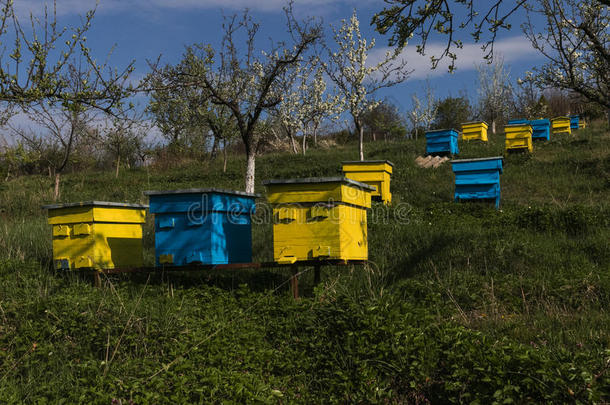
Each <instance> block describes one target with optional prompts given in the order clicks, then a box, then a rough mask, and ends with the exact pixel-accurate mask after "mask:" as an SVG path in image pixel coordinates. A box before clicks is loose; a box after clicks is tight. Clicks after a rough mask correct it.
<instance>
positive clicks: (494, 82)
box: [477, 58, 512, 134]
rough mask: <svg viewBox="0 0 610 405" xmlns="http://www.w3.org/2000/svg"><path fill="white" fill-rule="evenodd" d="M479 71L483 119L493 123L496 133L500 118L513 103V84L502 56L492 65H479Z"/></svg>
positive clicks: (480, 106)
mask: <svg viewBox="0 0 610 405" xmlns="http://www.w3.org/2000/svg"><path fill="white" fill-rule="evenodd" d="M477 71H478V73H479V77H478V84H479V86H478V88H477V92H478V93H479V109H480V113H481V116H482V117H483V119H485V120H488V121H489V122H490V123H491V132H492V133H493V134H495V133H496V123H497V121H498V119H502V118H504V117H505V116H506V114H507V113H508V111H509V109H510V105H511V100H512V86H511V85H510V78H509V74H508V71H506V70H505V69H504V60H503V59H502V58H496V59H495V60H494V62H493V64H491V65H487V64H480V65H478V66H477Z"/></svg>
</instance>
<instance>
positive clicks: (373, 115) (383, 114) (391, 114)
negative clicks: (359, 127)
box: [362, 100, 407, 141]
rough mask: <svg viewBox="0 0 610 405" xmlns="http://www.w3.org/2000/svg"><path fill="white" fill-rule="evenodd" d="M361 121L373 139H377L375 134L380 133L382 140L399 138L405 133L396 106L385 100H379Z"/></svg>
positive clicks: (403, 124)
mask: <svg viewBox="0 0 610 405" xmlns="http://www.w3.org/2000/svg"><path fill="white" fill-rule="evenodd" d="M362 122H363V125H364V127H365V128H366V129H367V130H368V132H369V133H370V134H371V138H372V140H373V141H376V140H377V135H382V136H383V140H384V141H387V140H388V139H401V138H403V137H404V136H405V135H406V133H407V130H406V127H405V123H404V119H403V117H402V115H401V114H400V112H399V111H398V108H397V107H396V106H395V105H394V104H392V103H391V102H389V101H387V100H385V101H381V102H380V103H379V104H378V105H377V106H376V107H375V108H373V109H372V110H370V111H368V112H367V113H365V114H364V118H363V119H362Z"/></svg>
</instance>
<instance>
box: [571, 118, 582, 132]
mask: <svg viewBox="0 0 610 405" xmlns="http://www.w3.org/2000/svg"><path fill="white" fill-rule="evenodd" d="M579 123H580V117H579V116H578V115H570V129H572V131H574V130H576V129H578V124H579Z"/></svg>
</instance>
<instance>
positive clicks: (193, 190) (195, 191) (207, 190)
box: [144, 188, 260, 198]
mask: <svg viewBox="0 0 610 405" xmlns="http://www.w3.org/2000/svg"><path fill="white" fill-rule="evenodd" d="M212 193H215V194H228V195H235V196H239V197H251V198H259V197H260V194H252V193H246V192H245V191H234V190H224V189H220V188H186V189H182V190H163V191H156V190H150V191H145V192H144V195H149V196H150V195H174V194H212Z"/></svg>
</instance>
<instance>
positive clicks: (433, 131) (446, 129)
mask: <svg viewBox="0 0 610 405" xmlns="http://www.w3.org/2000/svg"><path fill="white" fill-rule="evenodd" d="M445 131H455V132H460V131H458V130H457V129H455V128H445V129H432V130H430V131H426V132H425V133H426V134H433V133H435V132H445Z"/></svg>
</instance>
